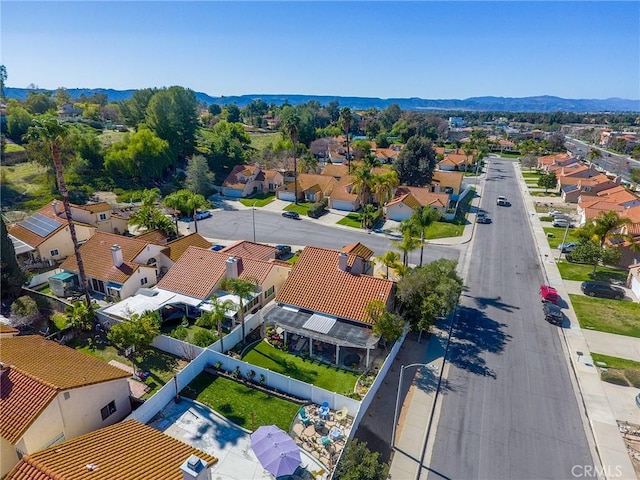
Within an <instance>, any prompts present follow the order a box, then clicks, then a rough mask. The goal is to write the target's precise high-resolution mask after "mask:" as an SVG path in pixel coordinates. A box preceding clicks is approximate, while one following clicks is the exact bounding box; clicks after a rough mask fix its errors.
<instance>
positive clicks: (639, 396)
mask: <svg viewBox="0 0 640 480" xmlns="http://www.w3.org/2000/svg"><path fill="white" fill-rule="evenodd" d="M636 405H637V406H638V408H640V393H639V394H638V395H636Z"/></svg>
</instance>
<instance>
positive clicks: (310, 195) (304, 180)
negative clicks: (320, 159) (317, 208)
mask: <svg viewBox="0 0 640 480" xmlns="http://www.w3.org/2000/svg"><path fill="white" fill-rule="evenodd" d="M297 184H298V200H304V201H306V202H312V203H313V202H319V201H320V200H322V199H323V198H325V197H329V196H330V195H331V192H332V191H333V189H334V188H335V186H336V185H337V181H336V179H335V178H334V177H332V176H329V175H319V174H316V173H301V174H299V175H298V179H297ZM276 196H277V197H278V198H279V199H280V200H285V201H288V202H293V201H294V199H295V184H294V183H293V182H290V183H285V184H284V185H282V186H280V187H279V188H277V189H276Z"/></svg>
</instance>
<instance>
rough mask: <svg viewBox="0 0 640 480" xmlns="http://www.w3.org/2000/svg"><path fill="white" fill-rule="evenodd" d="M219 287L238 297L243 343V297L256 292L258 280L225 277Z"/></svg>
mask: <svg viewBox="0 0 640 480" xmlns="http://www.w3.org/2000/svg"><path fill="white" fill-rule="evenodd" d="M220 288H222V289H223V290H226V291H228V292H230V293H233V294H234V295H237V296H238V297H239V298H240V309H239V310H238V317H239V318H240V325H242V344H243V345H244V338H245V336H246V335H245V331H244V299H245V298H247V297H249V296H250V295H251V294H252V293H254V292H256V290H257V289H258V281H257V280H255V279H242V278H225V279H224V280H223V282H222V284H221V285H220Z"/></svg>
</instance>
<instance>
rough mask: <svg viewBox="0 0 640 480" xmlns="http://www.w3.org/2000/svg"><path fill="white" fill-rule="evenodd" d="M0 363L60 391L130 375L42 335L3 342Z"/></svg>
mask: <svg viewBox="0 0 640 480" xmlns="http://www.w3.org/2000/svg"><path fill="white" fill-rule="evenodd" d="M0 362H2V363H3V364H8V365H12V366H13V367H14V368H15V369H16V370H19V371H20V372H23V373H25V374H27V375H29V376H31V377H33V378H35V379H38V380H39V381H41V382H42V383H44V384H46V385H49V386H50V387H52V388H56V389H58V390H66V389H69V388H76V387H82V386H86V385H93V384H96V383H102V382H108V381H111V380H116V379H118V378H127V377H128V376H129V375H130V374H129V373H127V372H125V371H124V370H121V369H119V368H116V367H112V366H111V365H109V364H108V363H105V362H103V361H100V360H98V359H97V358H93V357H90V356H89V355H86V354H84V353H82V352H78V351H76V350H74V349H73V348H69V347H65V346H64V345H59V344H58V343H56V342H53V341H51V340H45V339H44V337H41V336H40V335H25V336H17V337H5V338H0Z"/></svg>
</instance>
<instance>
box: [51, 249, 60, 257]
mask: <svg viewBox="0 0 640 480" xmlns="http://www.w3.org/2000/svg"><path fill="white" fill-rule="evenodd" d="M49 255H50V256H52V257H57V256H58V255H60V252H59V251H58V249H57V248H54V249H53V250H49Z"/></svg>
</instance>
